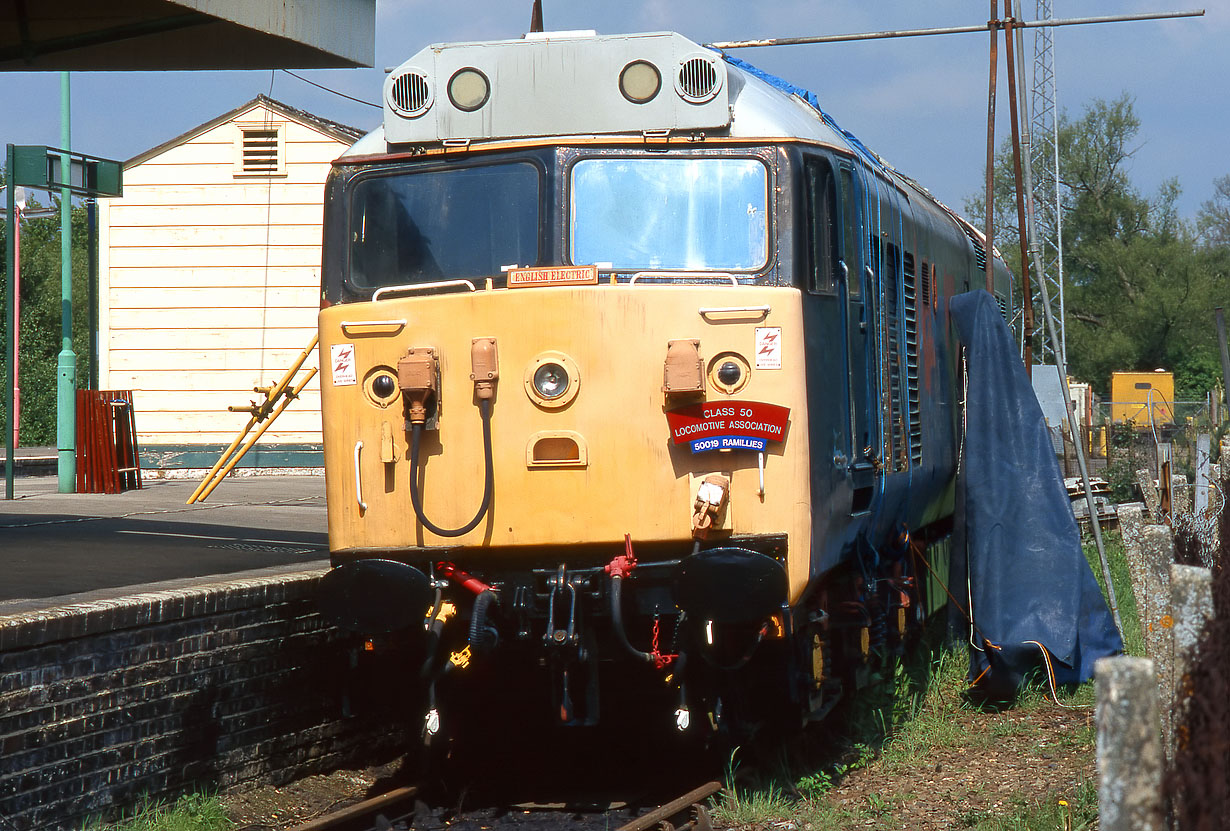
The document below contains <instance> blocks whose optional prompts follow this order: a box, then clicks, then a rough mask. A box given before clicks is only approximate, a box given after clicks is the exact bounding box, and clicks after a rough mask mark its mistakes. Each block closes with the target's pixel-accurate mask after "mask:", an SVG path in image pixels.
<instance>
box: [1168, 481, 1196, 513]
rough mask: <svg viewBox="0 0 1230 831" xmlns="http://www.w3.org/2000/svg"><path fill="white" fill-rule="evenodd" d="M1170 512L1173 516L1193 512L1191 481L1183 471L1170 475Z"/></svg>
mask: <svg viewBox="0 0 1230 831" xmlns="http://www.w3.org/2000/svg"><path fill="white" fill-rule="evenodd" d="M1170 494H1171V496H1170V513H1171V515H1172V516H1178V515H1179V514H1190V513H1191V512H1192V497H1193V496H1194V495H1195V494H1193V493H1192V487H1191V483H1190V482H1188V481H1187V477H1186V476H1185V475H1184V474H1182V473H1175V474H1172V475H1171V477H1170Z"/></svg>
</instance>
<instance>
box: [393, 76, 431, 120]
mask: <svg viewBox="0 0 1230 831" xmlns="http://www.w3.org/2000/svg"><path fill="white" fill-rule="evenodd" d="M434 100H435V93H434V92H433V90H432V88H431V80H430V79H429V78H428V77H427V73H426V72H424V71H423V70H421V69H409V70H407V71H405V72H403V73H402V74H401V75H398V76H397V77H396V78H394V79H393V84H392V86H390V87H389V104H390V105H392V107H393V109H394V110H395V111H396V112H397V113H398V114H399V115H404V116H405V117H406V118H418V117H419V116H420V115H422V114H423V113H425V112H427V111H428V110H429V109H431V104H432V102H433V101H434Z"/></svg>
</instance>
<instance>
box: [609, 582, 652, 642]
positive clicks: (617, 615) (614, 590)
mask: <svg viewBox="0 0 1230 831" xmlns="http://www.w3.org/2000/svg"><path fill="white" fill-rule="evenodd" d="M621 583H623V578H622V577H620V576H619V575H618V574H616V575H612V577H611V628H612V629H614V630H615V636H616V637H617V638H618V639H619V642H620V644H621V645H622V646H623V648H624V649H626V650H628V652H630V653H631V654H632V656H633V657H634V658H636V659H638V660H641V661H645V662H647V663H651V664H652V663H654V657H653V656H652V655H650V654H649V653H648V652H641V651H640V650H639V649H637V648H636V647H635V646H633V645H632V643H631V642H630V641H629V640H628V633H627V632H626V631H624V613H623V602H622V595H623V591H622V589H621V588H620V584H621Z"/></svg>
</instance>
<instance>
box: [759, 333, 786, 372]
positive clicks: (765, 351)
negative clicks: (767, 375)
mask: <svg viewBox="0 0 1230 831" xmlns="http://www.w3.org/2000/svg"><path fill="white" fill-rule="evenodd" d="M756 368H757V369H781V368H782V327H780V326H757V327H756Z"/></svg>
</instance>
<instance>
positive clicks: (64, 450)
mask: <svg viewBox="0 0 1230 831" xmlns="http://www.w3.org/2000/svg"><path fill="white" fill-rule="evenodd" d="M69 111H70V107H69V85H68V73H67V72H61V73H60V147H61V149H63V150H70V149H71V134H70V133H71V130H70V124H69ZM60 176H61V180H62V181H64V182H68V181H70V177H71V166H70V161H69V157H68V154H67V153H65V154H61V155H60ZM72 221H73V199H72V191H70V190H69V189H68V188H66V187H65V188H60V337H61V341H62V344H61V349H60V355H59V360H58V361H57V362H56V379H57V386H56V448H57V449H58V450H59V462H58V465H57V468H56V469H57V471H58V473H59V477H60V493H75V492H76V490H77V356H76V354H75V353H74V352H73V248H72V242H73V238H72Z"/></svg>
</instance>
